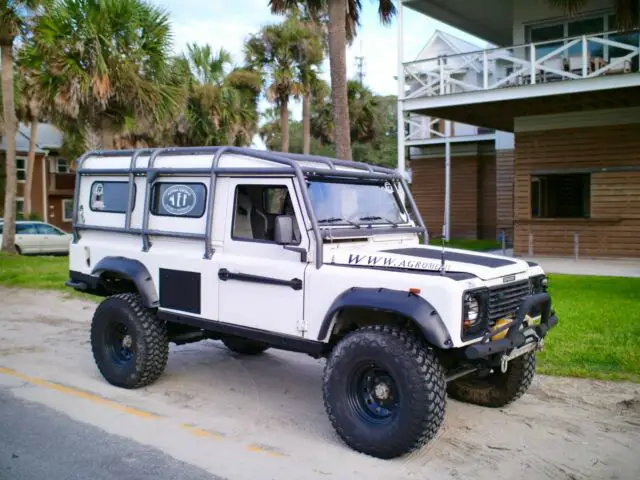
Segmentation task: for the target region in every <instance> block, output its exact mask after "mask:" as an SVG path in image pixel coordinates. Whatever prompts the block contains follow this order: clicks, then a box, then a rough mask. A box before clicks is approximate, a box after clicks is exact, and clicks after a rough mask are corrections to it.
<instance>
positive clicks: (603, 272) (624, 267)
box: [491, 249, 640, 277]
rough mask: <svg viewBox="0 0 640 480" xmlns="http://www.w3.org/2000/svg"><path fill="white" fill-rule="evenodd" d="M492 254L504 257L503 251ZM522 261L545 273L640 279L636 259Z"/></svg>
mask: <svg viewBox="0 0 640 480" xmlns="http://www.w3.org/2000/svg"><path fill="white" fill-rule="evenodd" d="M491 253H494V254H496V255H502V250H495V251H492V252H491ZM505 253H506V255H507V256H509V257H512V256H513V250H511V249H508V250H506V252H505ZM518 258H520V259H521V260H527V261H531V262H536V263H537V264H539V265H540V266H541V267H542V268H543V269H544V271H545V272H548V273H567V274H571V275H600V276H605V277H640V260H636V259H623V260H618V259H615V260H613V259H611V260H610V259H600V258H598V259H591V258H581V259H578V260H576V259H574V258H570V257H542V256H540V257H537V256H533V257H528V256H520V257H518Z"/></svg>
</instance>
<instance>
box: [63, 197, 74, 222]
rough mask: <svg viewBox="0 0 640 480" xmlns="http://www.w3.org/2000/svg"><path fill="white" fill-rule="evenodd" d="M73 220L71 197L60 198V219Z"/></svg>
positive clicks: (64, 220)
mask: <svg viewBox="0 0 640 480" xmlns="http://www.w3.org/2000/svg"><path fill="white" fill-rule="evenodd" d="M71 220H73V199H71V198H65V199H64V200H62V221H63V222H70V221H71Z"/></svg>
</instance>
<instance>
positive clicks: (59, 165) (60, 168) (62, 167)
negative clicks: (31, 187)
mask: <svg viewBox="0 0 640 480" xmlns="http://www.w3.org/2000/svg"><path fill="white" fill-rule="evenodd" d="M69 172H71V167H70V165H69V160H67V159H66V158H56V173H69Z"/></svg>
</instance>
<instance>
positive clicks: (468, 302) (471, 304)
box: [463, 293, 480, 328]
mask: <svg viewBox="0 0 640 480" xmlns="http://www.w3.org/2000/svg"><path fill="white" fill-rule="evenodd" d="M479 320H480V304H479V303H478V299H477V298H476V297H474V296H472V295H469V294H468V293H467V294H466V295H465V296H464V319H463V321H464V327H465V328H470V327H473V326H475V325H477V323H478V321H479Z"/></svg>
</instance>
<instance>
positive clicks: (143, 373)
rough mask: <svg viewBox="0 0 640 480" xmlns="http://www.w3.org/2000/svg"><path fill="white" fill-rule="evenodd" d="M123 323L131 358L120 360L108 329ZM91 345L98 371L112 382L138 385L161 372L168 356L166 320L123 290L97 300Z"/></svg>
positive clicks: (148, 381) (154, 378)
mask: <svg viewBox="0 0 640 480" xmlns="http://www.w3.org/2000/svg"><path fill="white" fill-rule="evenodd" d="M121 325H124V326H125V327H126V329H127V332H128V334H130V336H131V345H132V347H133V352H132V353H131V359H130V360H125V361H119V360H120V358H119V353H118V352H117V351H116V348H115V347H114V346H113V344H112V342H110V338H112V337H111V333H110V332H111V331H112V330H111V329H114V328H120V326H121ZM91 348H92V350H93V358H94V359H95V362H96V365H97V366H98V370H100V373H101V374H102V376H103V377H104V378H105V379H106V380H107V381H108V382H109V383H111V384H112V385H115V386H117V387H122V388H129V389H134V388H141V387H144V386H146V385H149V384H151V383H153V382H154V381H155V380H157V379H158V377H160V375H162V372H164V369H165V367H166V365H167V359H168V356H169V340H168V336H167V326H166V323H165V322H163V321H161V320H160V319H159V318H158V317H157V316H156V315H155V312H153V310H150V309H148V308H145V307H144V305H143V304H142V301H141V299H140V296H139V295H138V294H134V293H122V294H118V295H113V296H111V297H108V298H106V299H105V300H103V301H102V303H100V305H99V306H98V308H97V309H96V311H95V314H94V315H93V321H92V323H91Z"/></svg>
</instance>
